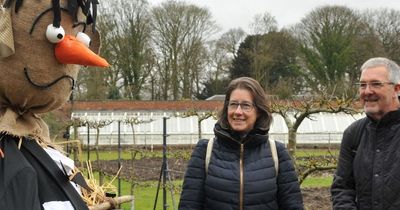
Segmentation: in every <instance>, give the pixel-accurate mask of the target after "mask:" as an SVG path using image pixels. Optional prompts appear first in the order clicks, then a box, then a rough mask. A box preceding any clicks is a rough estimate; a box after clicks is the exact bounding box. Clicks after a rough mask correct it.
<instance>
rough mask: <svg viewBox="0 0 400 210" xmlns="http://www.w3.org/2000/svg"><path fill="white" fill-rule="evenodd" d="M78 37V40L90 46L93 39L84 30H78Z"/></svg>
mask: <svg viewBox="0 0 400 210" xmlns="http://www.w3.org/2000/svg"><path fill="white" fill-rule="evenodd" d="M76 39H77V40H78V41H80V42H81V43H83V44H84V45H85V46H86V47H89V46H90V42H91V40H90V37H89V36H88V35H87V34H85V33H83V32H78V33H77V34H76Z"/></svg>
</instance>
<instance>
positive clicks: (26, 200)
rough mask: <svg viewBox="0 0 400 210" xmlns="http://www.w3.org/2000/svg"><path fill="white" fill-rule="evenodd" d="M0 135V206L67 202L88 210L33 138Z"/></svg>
mask: <svg viewBox="0 0 400 210" xmlns="http://www.w3.org/2000/svg"><path fill="white" fill-rule="evenodd" d="M16 141H18V139H17V138H15V137H12V136H10V135H0V148H1V149H2V151H3V152H4V157H0V209H7V210H20V209H21V210H22V209H30V210H40V209H43V206H42V205H43V204H44V203H46V202H51V201H70V202H71V205H72V206H73V207H74V208H75V209H77V210H78V209H79V210H84V209H88V207H87V206H86V204H85V203H84V201H83V200H82V198H81V196H80V195H79V194H78V192H77V191H76V190H75V189H74V188H73V186H72V185H71V184H70V182H69V179H68V177H67V176H66V175H65V174H64V173H63V171H61V170H60V169H59V168H58V166H57V165H56V163H55V162H54V161H53V159H51V157H50V156H49V155H48V154H47V153H46V151H45V150H44V149H43V148H42V147H41V146H39V145H38V144H37V143H36V142H35V141H34V140H28V139H25V138H24V140H23V141H22V145H21V148H20V149H18V146H17V142H16Z"/></svg>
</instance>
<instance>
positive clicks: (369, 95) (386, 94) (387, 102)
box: [359, 66, 400, 120]
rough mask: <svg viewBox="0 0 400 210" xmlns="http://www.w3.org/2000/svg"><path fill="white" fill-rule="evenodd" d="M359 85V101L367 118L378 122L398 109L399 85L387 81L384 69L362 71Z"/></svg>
mask: <svg viewBox="0 0 400 210" xmlns="http://www.w3.org/2000/svg"><path fill="white" fill-rule="evenodd" d="M360 83H361V85H360V87H359V93H360V99H361V102H362V104H363V106H364V111H365V113H366V114H367V115H368V116H370V117H372V118H374V119H375V120H380V119H381V118H382V117H383V116H384V115H385V114H386V113H388V112H390V111H394V110H397V109H398V105H399V102H398V99H397V92H398V91H399V90H400V85H395V84H393V83H391V82H390V81H389V75H388V71H387V70H386V67H384V66H378V67H373V68H368V69H364V70H363V71H362V72H361V77H360Z"/></svg>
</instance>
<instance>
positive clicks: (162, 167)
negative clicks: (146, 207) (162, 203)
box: [153, 162, 165, 210]
mask: <svg viewBox="0 0 400 210" xmlns="http://www.w3.org/2000/svg"><path fill="white" fill-rule="evenodd" d="M164 168H165V163H164V162H163V163H162V165H161V170H160V177H159V178H158V184H157V194H156V199H155V200H154V207H153V210H156V207H157V200H158V192H159V191H160V185H161V177H162V174H163V172H164Z"/></svg>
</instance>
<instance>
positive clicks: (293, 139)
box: [287, 128, 297, 157]
mask: <svg viewBox="0 0 400 210" xmlns="http://www.w3.org/2000/svg"><path fill="white" fill-rule="evenodd" d="M296 145H297V133H296V130H295V129H293V128H289V132H288V146H287V148H288V150H289V154H290V156H291V157H293V156H294V154H295V153H296Z"/></svg>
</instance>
